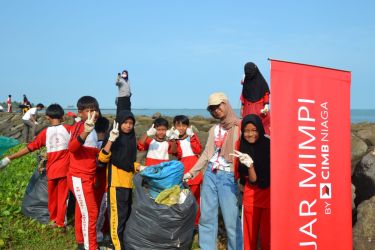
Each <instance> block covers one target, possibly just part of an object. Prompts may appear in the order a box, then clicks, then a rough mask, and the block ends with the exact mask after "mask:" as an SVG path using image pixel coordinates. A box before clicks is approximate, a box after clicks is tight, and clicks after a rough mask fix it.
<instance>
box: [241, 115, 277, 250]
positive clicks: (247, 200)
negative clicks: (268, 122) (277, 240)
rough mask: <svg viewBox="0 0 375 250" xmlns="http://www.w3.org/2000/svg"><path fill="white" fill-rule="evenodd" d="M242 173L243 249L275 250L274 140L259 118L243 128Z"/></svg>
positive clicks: (246, 121) (249, 119)
mask: <svg viewBox="0 0 375 250" xmlns="http://www.w3.org/2000/svg"><path fill="white" fill-rule="evenodd" d="M241 132H242V135H241V140H240V143H239V144H240V145H239V150H240V152H236V155H235V156H237V157H239V162H240V164H239V166H238V173H239V175H240V184H241V185H242V186H243V190H244V192H243V202H242V204H243V207H242V214H243V216H242V226H243V228H242V230H243V249H244V250H257V249H258V245H259V244H258V241H260V245H261V248H262V250H269V249H270V248H271V245H270V240H271V237H270V236H271V235H270V231H271V222H270V200H271V198H270V193H271V190H270V182H271V179H270V139H269V138H268V137H266V136H265V129H264V127H263V124H262V121H261V119H260V117H259V116H257V115H255V114H250V115H247V116H245V117H244V118H243V120H242V124H241Z"/></svg>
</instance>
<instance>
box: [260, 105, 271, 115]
mask: <svg viewBox="0 0 375 250" xmlns="http://www.w3.org/2000/svg"><path fill="white" fill-rule="evenodd" d="M269 111H270V105H268V104H264V108H263V109H261V110H260V113H262V114H267V113H268V112H269Z"/></svg>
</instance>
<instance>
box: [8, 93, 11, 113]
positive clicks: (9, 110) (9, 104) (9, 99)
mask: <svg viewBox="0 0 375 250" xmlns="http://www.w3.org/2000/svg"><path fill="white" fill-rule="evenodd" d="M7 112H8V113H12V95H8V99H7Z"/></svg>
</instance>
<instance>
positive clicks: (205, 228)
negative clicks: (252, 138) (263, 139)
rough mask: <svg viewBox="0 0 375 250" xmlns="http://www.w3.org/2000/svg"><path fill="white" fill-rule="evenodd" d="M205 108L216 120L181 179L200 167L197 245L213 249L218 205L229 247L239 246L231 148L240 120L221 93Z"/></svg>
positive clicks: (235, 183)
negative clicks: (189, 168) (194, 159)
mask: <svg viewBox="0 0 375 250" xmlns="http://www.w3.org/2000/svg"><path fill="white" fill-rule="evenodd" d="M207 110H208V111H209V112H210V114H211V115H212V117H213V118H215V119H218V120H219V123H218V124H215V125H213V126H212V127H211V128H210V130H209V132H208V139H207V143H206V147H205V149H204V151H203V153H202V155H201V156H200V158H199V160H198V161H197V163H196V164H195V165H194V167H193V168H192V169H191V170H190V171H189V172H187V173H186V174H185V175H184V180H188V179H191V178H193V177H196V176H197V175H198V173H199V172H200V171H201V170H204V174H203V183H202V185H201V218H200V220H199V246H200V247H201V249H202V250H212V249H216V241H217V232H218V219H219V214H218V212H219V207H220V210H221V212H222V215H223V219H224V224H225V229H226V232H227V237H228V246H227V249H229V250H240V249H242V230H241V221H240V214H239V209H238V203H239V201H238V186H237V181H236V179H235V173H236V166H235V161H234V159H233V156H231V155H230V154H231V153H233V151H234V149H236V146H237V144H238V140H239V139H240V134H241V130H240V120H239V119H238V118H237V117H236V114H235V113H234V111H233V109H232V107H231V105H230V103H229V101H228V98H227V97H226V95H225V94H224V93H221V92H216V93H213V94H211V95H210V96H209V98H208V106H207Z"/></svg>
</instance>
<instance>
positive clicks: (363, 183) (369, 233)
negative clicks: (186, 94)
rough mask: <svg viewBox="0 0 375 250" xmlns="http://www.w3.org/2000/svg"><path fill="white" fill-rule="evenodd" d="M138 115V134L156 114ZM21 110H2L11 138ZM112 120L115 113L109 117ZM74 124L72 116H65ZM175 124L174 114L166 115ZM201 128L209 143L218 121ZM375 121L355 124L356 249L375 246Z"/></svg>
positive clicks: (2, 127) (0, 118) (195, 121)
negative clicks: (210, 135)
mask: <svg viewBox="0 0 375 250" xmlns="http://www.w3.org/2000/svg"><path fill="white" fill-rule="evenodd" d="M160 115H161V114H155V115H154V116H153V117H149V116H137V117H136V121H137V122H136V126H135V131H136V135H137V137H139V136H140V135H141V134H143V133H144V132H145V131H146V130H147V129H148V128H149V127H150V125H151V123H152V121H153V119H154V118H155V116H160ZM21 117H22V115H21V114H20V113H11V114H9V113H0V136H6V137H11V138H15V139H17V140H19V141H20V142H22V129H23V123H22V120H21ZM106 117H107V118H108V119H109V120H110V121H111V122H112V120H113V119H114V116H113V115H108V116H106ZM65 118H66V121H65V122H66V123H68V124H69V123H71V122H72V120H71V118H70V117H65ZM166 118H167V120H168V121H169V122H170V123H171V122H172V119H173V118H172V117H166ZM190 122H191V124H192V125H194V126H195V127H196V128H197V131H196V132H197V135H198V137H199V139H200V140H201V143H202V145H205V143H206V140H207V136H208V130H209V128H210V127H211V126H212V124H214V123H215V120H213V119H206V118H203V117H199V116H196V117H190ZM38 123H39V125H38V127H37V131H40V130H41V129H43V128H44V127H46V126H48V122H47V120H46V119H45V118H44V117H43V116H40V117H39V118H38ZM374 149H375V123H358V124H352V126H351V173H352V211H353V246H354V249H356V250H370V249H375V209H374V208H375V155H374V154H372V152H373V151H374Z"/></svg>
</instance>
